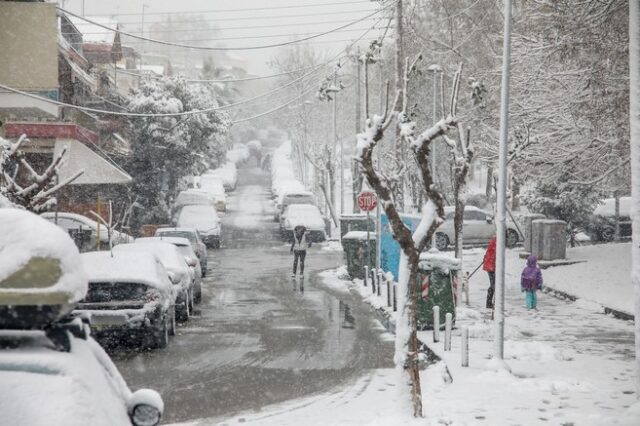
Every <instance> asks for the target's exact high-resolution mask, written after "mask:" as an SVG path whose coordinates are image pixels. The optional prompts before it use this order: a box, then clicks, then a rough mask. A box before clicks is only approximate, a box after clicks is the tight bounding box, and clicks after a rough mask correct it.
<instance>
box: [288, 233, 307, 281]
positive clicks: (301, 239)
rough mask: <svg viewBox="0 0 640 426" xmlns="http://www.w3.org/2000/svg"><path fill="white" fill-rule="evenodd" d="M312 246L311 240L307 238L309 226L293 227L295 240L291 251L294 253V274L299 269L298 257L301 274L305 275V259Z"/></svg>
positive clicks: (293, 275)
mask: <svg viewBox="0 0 640 426" xmlns="http://www.w3.org/2000/svg"><path fill="white" fill-rule="evenodd" d="M309 247H311V241H309V240H308V239H307V228H305V227H304V226H302V225H298V226H296V227H295V228H293V241H292V243H291V250H290V252H291V253H293V274H291V276H292V277H295V276H296V273H297V271H298V259H299V260H300V276H301V277H304V259H305V258H306V257H307V248H309Z"/></svg>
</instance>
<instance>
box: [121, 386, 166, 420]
mask: <svg viewBox="0 0 640 426" xmlns="http://www.w3.org/2000/svg"><path fill="white" fill-rule="evenodd" d="M128 406H129V416H130V417H131V422H132V423H133V424H134V425H135V426H156V425H157V424H159V423H160V419H161V418H162V413H163V412H164V402H163V401H162V397H161V396H160V394H159V393H158V392H156V391H154V390H152V389H139V390H137V391H135V392H134V393H133V394H132V395H131V398H130V399H129V403H128Z"/></svg>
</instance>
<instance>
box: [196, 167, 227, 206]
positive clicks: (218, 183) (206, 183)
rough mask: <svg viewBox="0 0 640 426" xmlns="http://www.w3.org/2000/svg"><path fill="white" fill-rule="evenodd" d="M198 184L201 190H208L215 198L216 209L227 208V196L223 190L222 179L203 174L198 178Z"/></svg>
mask: <svg viewBox="0 0 640 426" xmlns="http://www.w3.org/2000/svg"><path fill="white" fill-rule="evenodd" d="M198 185H199V186H200V189H201V190H202V191H206V192H208V193H209V194H210V195H211V196H212V197H213V198H215V200H216V210H218V211H220V212H223V211H226V210H227V196H226V193H225V192H224V184H223V182H222V179H220V178H219V177H218V176H215V175H208V174H204V175H201V176H200V179H198Z"/></svg>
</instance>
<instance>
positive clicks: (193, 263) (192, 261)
mask: <svg viewBox="0 0 640 426" xmlns="http://www.w3.org/2000/svg"><path fill="white" fill-rule="evenodd" d="M184 260H185V261H186V262H187V265H189V266H190V267H192V268H195V267H196V266H197V265H198V262H196V260H195V259H193V258H191V257H189V256H185V258H184Z"/></svg>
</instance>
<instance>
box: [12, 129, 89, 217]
mask: <svg viewBox="0 0 640 426" xmlns="http://www.w3.org/2000/svg"><path fill="white" fill-rule="evenodd" d="M25 142H29V139H27V137H26V135H22V136H20V137H19V138H18V140H17V141H16V142H13V143H12V142H10V141H8V140H6V139H3V138H0V195H2V196H4V197H6V198H7V199H9V201H11V202H12V203H14V204H17V205H19V206H22V207H24V208H26V209H28V210H31V211H34V212H40V211H43V210H46V209H48V208H49V207H50V206H51V205H52V204H55V201H56V200H55V198H52V196H53V195H54V194H55V193H56V192H57V191H59V190H60V189H61V188H63V187H64V186H66V185H68V184H69V183H71V182H73V181H74V180H75V179H77V178H78V177H79V176H80V175H82V174H83V173H84V170H79V171H78V172H76V173H74V174H73V175H72V176H71V177H69V178H67V179H65V180H64V181H63V182H58V180H59V179H58V174H59V171H60V166H61V165H62V164H63V160H64V156H65V154H66V152H67V148H66V147H65V148H64V149H63V150H62V152H60V153H59V154H58V155H57V156H55V157H54V158H53V160H52V161H51V164H49V166H48V167H47V168H46V169H45V171H44V172H42V173H38V172H37V171H36V170H35V169H34V168H33V167H32V166H31V164H29V162H28V161H27V160H26V159H25V157H24V154H23V152H22V151H21V149H20V147H21V146H22V144H23V143H25ZM20 166H22V170H23V171H24V172H23V173H19V171H20Z"/></svg>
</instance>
